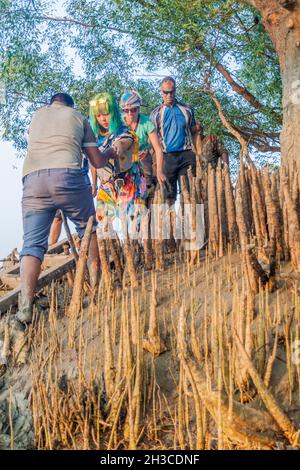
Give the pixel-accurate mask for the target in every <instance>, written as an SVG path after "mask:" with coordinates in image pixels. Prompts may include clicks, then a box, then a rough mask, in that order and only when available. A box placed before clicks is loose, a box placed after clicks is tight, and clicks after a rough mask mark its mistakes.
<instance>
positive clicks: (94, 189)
mask: <svg viewBox="0 0 300 470" xmlns="http://www.w3.org/2000/svg"><path fill="white" fill-rule="evenodd" d="M97 190H98V188H97V185H96V184H93V185H92V195H93V197H96V196H97Z"/></svg>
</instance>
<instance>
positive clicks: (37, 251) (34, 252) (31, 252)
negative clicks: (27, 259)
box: [20, 247, 46, 263]
mask: <svg viewBox="0 0 300 470" xmlns="http://www.w3.org/2000/svg"><path fill="white" fill-rule="evenodd" d="M45 252H46V250H43V249H42V248H35V247H30V248H23V250H22V251H21V253H20V259H22V258H23V256H34V257H35V258H38V259H39V260H40V262H41V263H42V262H43V261H44V255H45Z"/></svg>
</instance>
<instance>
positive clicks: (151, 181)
mask: <svg viewBox="0 0 300 470" xmlns="http://www.w3.org/2000/svg"><path fill="white" fill-rule="evenodd" d="M120 108H121V110H122V114H123V119H124V122H125V124H126V125H127V126H128V127H129V128H130V129H133V130H134V131H135V132H136V134H137V136H138V139H139V160H140V161H141V162H142V165H143V169H144V172H145V177H146V182H147V202H146V205H147V207H149V206H150V204H151V202H152V200H153V198H154V191H155V187H156V183H157V181H158V182H159V183H160V184H163V183H164V182H165V181H166V177H165V175H164V172H163V169H162V166H163V153H162V148H161V145H160V143H159V139H158V135H157V132H156V129H155V126H154V124H153V122H152V121H151V119H150V117H149V116H147V115H145V114H141V112H140V109H141V97H140V95H139V94H138V93H137V92H136V91H134V90H130V89H129V90H126V91H125V92H124V93H123V95H122V97H121V100H120ZM151 146H152V147H153V150H154V153H155V160H156V171H155V169H154V165H153V158H152V154H151Z"/></svg>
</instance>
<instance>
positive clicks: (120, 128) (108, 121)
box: [89, 93, 146, 222]
mask: <svg viewBox="0 0 300 470" xmlns="http://www.w3.org/2000/svg"><path fill="white" fill-rule="evenodd" d="M89 114H90V124H91V127H92V129H93V131H94V134H95V136H96V141H97V143H98V146H99V148H102V149H105V148H107V147H110V146H111V147H119V151H120V150H121V156H120V158H119V161H117V160H111V161H109V162H108V164H107V165H106V166H105V167H104V168H103V169H101V171H99V170H95V169H92V176H93V185H96V182H97V178H99V180H100V187H99V190H98V193H97V206H96V214H97V218H98V220H99V221H103V219H104V217H108V220H109V221H110V222H112V220H113V219H114V218H115V217H117V216H118V215H119V214H120V211H121V212H122V213H123V214H125V215H126V216H130V217H131V218H132V217H133V216H134V214H135V205H136V204H141V205H144V204H145V198H146V180H145V177H144V172H143V169H142V165H141V164H140V162H139V161H138V138H137V136H136V133H135V132H134V131H132V130H130V129H129V128H128V127H127V126H125V125H124V124H122V120H121V115H120V111H119V108H118V105H117V103H116V101H115V99H114V97H113V96H112V95H111V94H110V93H100V94H98V95H96V96H95V97H94V98H93V99H92V100H91V101H90V113H89Z"/></svg>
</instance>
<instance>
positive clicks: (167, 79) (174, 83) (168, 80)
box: [160, 77, 176, 88]
mask: <svg viewBox="0 0 300 470" xmlns="http://www.w3.org/2000/svg"><path fill="white" fill-rule="evenodd" d="M166 82H172V83H173V85H174V87H175V88H176V82H175V79H174V78H173V77H165V78H163V79H162V81H161V82H160V86H162V85H163V83H166Z"/></svg>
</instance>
